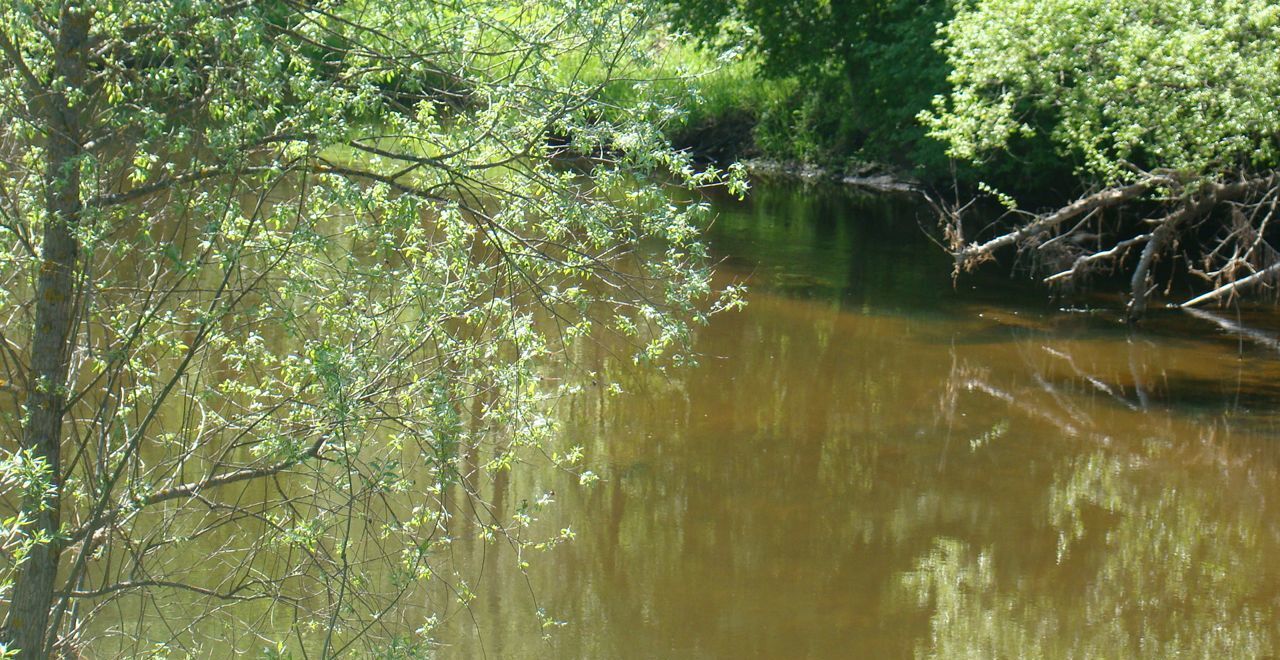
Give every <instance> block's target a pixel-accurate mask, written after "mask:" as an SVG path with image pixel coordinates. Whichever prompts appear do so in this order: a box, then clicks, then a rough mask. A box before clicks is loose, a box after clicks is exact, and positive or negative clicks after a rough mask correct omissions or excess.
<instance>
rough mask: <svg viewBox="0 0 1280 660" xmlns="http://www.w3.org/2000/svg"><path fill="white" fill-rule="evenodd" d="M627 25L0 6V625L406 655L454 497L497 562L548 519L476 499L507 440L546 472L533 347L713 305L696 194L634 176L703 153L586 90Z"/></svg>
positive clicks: (682, 326) (370, 12) (29, 635)
mask: <svg viewBox="0 0 1280 660" xmlns="http://www.w3.org/2000/svg"><path fill="white" fill-rule="evenodd" d="M651 16H652V13H651V11H650V7H648V6H647V5H645V4H644V3H640V2H613V1H611V0H563V1H559V2H553V3H544V4H541V5H537V6H525V5H521V4H518V3H510V2H506V1H501V0H475V1H471V0H468V1H467V2H458V3H443V4H441V3H390V2H382V1H380V0H323V1H320V2H309V1H306V2H304V1H300V0H271V1H269V2H231V1H228V0H181V1H178V0H173V1H170V0H163V1H154V0H147V1H142V0H138V1H133V0H116V1H112V2H89V1H80V0H59V1H56V2H49V3H35V4H32V3H27V2H6V3H3V4H0V25H3V26H4V27H3V28H0V54H2V55H3V61H4V67H5V70H6V73H8V74H10V75H7V76H5V77H4V79H3V81H0V87H3V93H2V94H0V98H2V99H3V100H2V101H0V117H2V119H3V121H2V122H0V125H3V126H4V128H3V129H2V133H0V136H2V139H3V148H2V153H3V155H4V161H3V169H2V170H0V184H2V185H3V190H2V191H0V192H2V193H3V194H2V195H0V221H2V227H0V237H2V238H3V243H2V245H0V279H2V280H3V282H4V284H3V287H0V293H2V295H0V314H2V315H3V323H2V325H0V327H3V336H2V337H0V341H2V342H3V353H4V360H3V368H4V369H5V373H4V374H3V376H4V378H5V380H6V383H13V384H14V387H13V388H12V390H11V392H10V393H12V396H11V397H8V400H7V401H6V402H5V403H4V408H3V409H2V410H0V412H2V413H3V424H4V426H5V433H6V434H7V435H8V436H10V437H13V438H19V439H20V445H21V447H20V449H19V450H18V451H16V452H8V453H6V455H5V457H4V460H3V462H2V463H0V469H2V470H3V472H2V474H0V479H2V480H3V483H5V484H6V490H7V492H8V493H9V495H8V496H6V502H5V506H6V507H7V510H6V513H5V514H4V516H3V517H4V519H5V521H6V522H5V529H4V535H3V538H4V541H3V547H4V548H5V551H6V554H5V563H4V564H3V565H2V566H0V579H2V580H3V583H4V589H3V591H0V593H2V594H3V598H4V600H5V602H6V604H7V605H9V608H10V616H9V619H8V621H7V622H6V625H5V630H4V634H3V635H2V636H0V639H2V640H3V641H4V642H5V643H6V644H7V646H8V647H9V648H10V649H12V648H13V647H15V646H16V647H19V648H21V651H22V653H23V654H25V656H26V657H36V656H41V655H42V654H44V653H48V652H53V651H56V652H58V653H63V652H66V653H75V652H77V649H81V648H86V649H87V648H92V649H101V650H102V651H101V652H103V653H109V652H112V651H111V650H112V649H114V650H115V652H118V653H120V654H134V655H136V654H143V653H150V652H152V650H153V649H155V648H159V647H163V648H175V647H181V648H185V649H187V652H188V653H191V654H196V655H199V654H204V653H209V652H211V651H212V650H213V649H215V648H216V649H218V650H220V651H228V650H239V651H245V650H248V649H249V648H261V646H262V641H263V640H262V639H261V638H260V637H257V635H259V634H264V635H266V634H270V635H273V636H275V639H274V640H273V641H272V643H271V644H268V645H267V646H271V647H277V649H278V650H277V651H275V652H276V653H277V654H278V655H281V656H286V655H288V654H289V653H294V654H295V655H296V654H299V653H300V654H302V655H305V656H308V657H314V656H317V655H319V656H325V657H328V656H333V655H339V654H342V653H344V652H361V653H366V654H373V653H374V652H375V651H379V652H382V651H387V649H409V650H406V651H404V653H403V654H404V655H407V654H411V653H417V652H419V651H421V650H423V649H427V648H429V646H428V645H429V641H430V629H431V626H432V625H433V624H432V622H433V621H434V619H433V618H432V617H431V612H430V608H431V602H430V599H428V598H426V597H425V596H424V594H425V589H426V587H427V585H428V584H434V583H436V582H437V581H440V580H445V581H448V580H449V579H450V577H449V576H450V575H451V572H450V571H449V568H448V566H449V564H448V553H447V552H446V551H447V549H448V548H449V546H450V544H451V543H452V542H453V541H454V539H455V534H456V533H457V532H456V531H455V530H456V527H457V524H458V523H457V522H455V519H457V518H459V517H461V518H469V519H473V520H474V522H475V523H476V525H477V526H478V529H479V533H480V534H481V535H482V536H483V537H484V538H486V539H488V540H489V541H490V542H498V541H502V542H506V543H510V544H512V545H514V546H515V547H517V548H520V549H524V550H529V551H532V550H534V549H537V548H547V547H551V546H554V545H555V544H557V543H560V542H563V541H565V540H567V539H568V538H571V534H568V535H566V534H565V533H563V532H562V531H560V530H539V528H538V525H537V515H536V514H537V511H538V510H539V509H540V508H541V507H542V506H545V505H547V504H549V503H550V501H551V498H549V497H545V496H543V494H541V493H530V494H529V495H530V499H532V500H534V501H536V502H538V504H536V505H534V506H532V507H528V508H524V507H522V508H521V510H519V511H513V510H509V509H506V508H504V507H500V506H496V505H495V506H490V504H489V503H487V502H485V501H483V499H482V498H481V497H480V496H479V495H478V492H479V491H478V488H479V486H478V484H479V483H481V482H482V481H483V480H485V479H487V478H489V477H491V476H493V475H495V474H500V473H502V472H504V471H506V470H510V469H512V468H513V466H516V465H518V464H519V463H520V462H521V461H526V460H531V459H535V458H537V457H539V456H547V457H554V461H553V463H554V464H555V465H557V466H558V467H561V468H564V469H569V470H577V469H579V468H577V467H575V466H574V463H575V461H576V460H577V458H578V457H580V455H581V452H580V451H574V450H573V448H571V447H561V446H559V444H560V441H559V440H558V437H557V434H556V433H555V427H554V424H553V422H552V421H551V419H550V417H549V415H548V414H547V407H548V405H549V402H550V400H552V399H553V398H554V397H555V396H556V394H557V391H558V389H557V385H556V382H554V381H549V380H548V379H545V378H544V376H545V375H546V373H545V367H546V364H547V362H548V360H549V359H550V358H551V357H552V356H554V355H556V354H557V353H559V352H560V351H562V350H564V349H565V348H566V347H569V346H572V344H573V343H574V342H579V341H588V340H589V336H590V334H591V333H592V332H594V331H597V329H598V330H605V331H610V332H614V333H618V334H620V335H622V336H624V337H625V338H627V339H628V341H629V342H630V343H631V345H632V346H634V347H635V349H636V355H635V359H636V360H637V361H641V362H646V363H650V364H653V365H655V366H660V365H662V364H665V363H669V362H672V361H677V362H678V361H681V360H684V359H686V354H685V352H684V347H685V346H686V344H687V339H688V337H689V333H690V331H691V328H692V327H693V326H694V325H695V324H696V323H698V322H701V321H703V320H705V318H706V314H708V313H709V310H710V311H714V310H715V309H718V308H719V307H720V306H723V305H724V304H731V303H733V302H734V301H733V299H732V292H729V294H728V297H725V298H721V299H720V301H719V302H718V303H716V304H712V305H710V306H708V304H707V301H708V300H709V299H711V298H713V297H714V295H713V292H712V290H711V288H710V284H709V278H708V270H707V265H706V263H705V259H704V252H703V248H702V246H701V245H700V243H699V242H698V231H699V230H698V228H699V222H700V217H701V213H702V210H703V207H702V206H701V205H700V204H698V203H690V204H676V203H673V202H671V201H669V199H668V197H667V196H666V194H665V192H664V191H663V189H662V188H661V187H659V186H657V185H654V184H649V183H645V182H644V181H645V179H644V177H646V176H648V175H651V174H654V173H657V172H662V173H664V174H670V175H671V176H672V177H673V178H674V180H675V183H678V184H681V185H686V186H691V187H692V186H699V185H704V184H711V183H715V182H717V181H719V180H720V178H719V177H720V173H718V172H716V171H714V170H711V171H704V172H697V171H695V170H694V169H693V168H692V167H691V166H690V164H689V162H688V159H687V158H686V157H685V156H682V155H680V154H677V153H674V152H672V151H670V150H668V149H666V148H665V147H664V145H663V138H662V134H663V127H662V125H661V118H660V117H655V116H654V115H653V113H652V112H650V111H649V109H648V108H644V107H630V108H618V107H607V108H606V107H605V106H604V104H603V103H602V102H601V101H600V95H599V90H600V88H601V87H602V86H604V85H608V84H610V81H611V80H612V79H613V78H614V77H616V76H618V75H621V73H620V70H619V68H618V67H617V66H616V63H618V62H626V61H628V60H629V59H631V58H632V57H635V56H637V55H638V48H639V47H640V45H641V44H640V42H638V41H637V40H636V38H635V36H636V35H637V34H643V33H644V32H645V31H646V30H647V29H648V28H649V27H651V26H652V24H653V23H652V18H651ZM587 62H606V63H615V64H611V65H608V66H606V70H605V71H604V72H603V73H602V74H600V75H598V76H596V77H595V78H594V79H591V80H588V79H585V78H584V77H583V76H581V75H579V74H580V72H581V71H582V69H583V67H584V66H585V65H586V63H587ZM549 137H554V138H555V139H549ZM581 155H593V156H594V157H593V158H591V159H578V160H577V161H574V160H572V159H571V157H576V156H581ZM735 185H736V184H735ZM63 319H66V320H65V321H63ZM41 411H45V412H48V411H52V414H43V413H41ZM584 480H585V481H590V478H589V475H587V474H584ZM15 490H22V491H25V493H26V496H25V497H19V496H18V495H19V494H18V493H17V492H15ZM18 500H21V502H19V501H18ZM543 536H546V537H547V538H542V537H543ZM31 544H34V545H35V547H36V548H37V549H38V552H36V553H32V552H28V548H27V546H29V545H31ZM15 549H17V550H18V551H15ZM55 577H56V584H55ZM450 584H451V587H452V588H454V591H455V596H456V598H457V599H458V600H459V602H461V603H464V605H465V603H466V602H469V600H470V597H469V596H468V594H469V590H468V589H467V588H466V585H465V583H464V582H463V581H462V580H461V579H457V580H454V581H453V582H452V583H450ZM423 602H427V605H425V606H424V605H421V604H420V603H423ZM408 603H415V604H414V605H413V606H409V605H408ZM19 605H22V606H23V607H25V608H27V609H26V610H25V611H27V612H30V613H33V614H32V615H31V616H27V617H26V618H23V617H20V616H18V615H17V614H15V612H16V611H17V607H18V606H19ZM122 613H129V614H128V616H129V617H130V618H132V619H133V621H134V622H135V623H136V624H137V627H136V628H135V627H131V626H122V625H119V624H118V622H116V623H113V621H112V619H113V618H114V617H119V616H121V615H122ZM151 621H156V622H160V621H163V622H164V625H160V624H159V623H157V624H156V625H150V622H151ZM414 631H416V632H414ZM295 642H296V644H295ZM286 646H287V647H288V649H286V648H285V647H286ZM289 649H291V650H289ZM413 649H418V651H413ZM387 652H389V651H387ZM395 653H396V654H401V652H400V651H396V652H395Z"/></svg>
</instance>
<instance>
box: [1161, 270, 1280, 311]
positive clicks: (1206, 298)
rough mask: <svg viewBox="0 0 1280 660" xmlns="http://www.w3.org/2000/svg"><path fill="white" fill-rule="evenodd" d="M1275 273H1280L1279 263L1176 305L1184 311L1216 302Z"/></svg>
mask: <svg viewBox="0 0 1280 660" xmlns="http://www.w3.org/2000/svg"><path fill="white" fill-rule="evenodd" d="M1276 273H1280V262H1276V263H1274V264H1271V265H1270V266H1267V267H1266V268H1263V269H1262V270H1260V271H1258V272H1256V273H1254V274H1252V275H1250V276H1248V277H1243V278H1240V279H1238V280H1235V281H1232V282H1228V283H1226V284H1224V285H1222V286H1220V287H1218V288H1216V289H1214V290H1213V291H1210V292H1208V293H1204V294H1201V295H1198V296H1196V297H1195V298H1192V299H1191V300H1188V301H1186V302H1184V303H1182V304H1181V305H1178V307H1181V308H1183V309H1185V308H1188V307H1195V306H1196V305H1201V304H1204V303H1207V302H1210V301H1214V300H1217V299H1219V298H1222V297H1223V296H1228V295H1231V294H1233V293H1235V292H1236V291H1239V290H1241V289H1245V288H1248V287H1250V286H1252V285H1254V284H1257V283H1259V282H1261V281H1263V280H1265V279H1266V278H1267V277H1269V276H1271V275H1274V274H1276Z"/></svg>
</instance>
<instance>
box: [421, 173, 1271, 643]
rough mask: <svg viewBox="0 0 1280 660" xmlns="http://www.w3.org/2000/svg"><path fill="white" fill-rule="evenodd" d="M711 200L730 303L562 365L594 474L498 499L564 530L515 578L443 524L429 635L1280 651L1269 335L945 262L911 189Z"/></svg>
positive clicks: (508, 565) (780, 191)
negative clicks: (907, 195) (664, 362)
mask: <svg viewBox="0 0 1280 660" xmlns="http://www.w3.org/2000/svg"><path fill="white" fill-rule="evenodd" d="M717 205H718V211H719V219H718V220H717V222H716V224H715V226H714V227H713V229H712V232H711V235H710V241H711V243H712V245H713V247H714V250H715V253H716V254H717V255H718V256H719V257H720V258H722V259H723V261H722V263H721V266H720V268H719V273H720V275H719V277H721V278H722V280H723V281H724V282H728V281H742V282H745V283H747V284H748V285H749V286H750V291H751V293H750V296H749V300H750V305H749V306H748V307H747V308H746V309H745V310H744V311H741V312H737V313H731V314H723V315H720V316H717V317H715V319H714V320H713V322H712V323H711V324H710V326H709V327H706V328H704V329H702V330H701V331H700V334H699V335H698V338H697V342H698V349H699V351H700V352H701V353H702V355H703V357H702V360H701V363H700V364H699V365H698V366H697V367H692V368H685V369H676V370H672V371H669V372H668V373H667V374H654V373H652V372H648V371H643V370H639V369H636V368H634V367H632V366H630V365H629V364H628V363H627V362H625V361H618V360H614V359H612V358H609V357H608V356H607V355H605V354H603V352H601V351H594V352H593V351H591V350H585V349H584V350H585V352H584V353H583V354H582V355H579V356H577V358H578V360H579V362H580V366H583V367H585V368H587V369H589V370H593V371H596V372H598V373H599V374H600V377H599V379H598V381H597V382H596V383H595V384H594V385H589V386H588V387H587V389H586V390H585V391H584V393H583V394H582V395H580V396H577V397H574V398H572V399H571V400H568V401H565V402H564V403H563V405H562V408H561V411H560V412H561V417H562V420H563V423H564V425H565V432H566V434H567V435H568V438H567V441H568V442H569V443H575V442H576V443H579V444H581V445H583V446H584V447H585V448H586V455H587V460H588V462H589V463H590V464H591V465H592V467H593V468H594V469H595V470H596V471H597V472H598V473H599V474H600V476H601V478H602V480H601V481H600V482H599V483H597V484H595V485H594V486H592V487H589V488H582V487H578V486H577V485H576V484H575V483H574V482H573V481H572V479H571V478H570V477H568V476H546V475H544V476H541V477H531V476H528V475H525V476H523V477H513V478H515V479H517V482H516V483H507V482H505V481H500V482H499V483H498V484H496V485H495V486H494V487H493V488H494V490H493V492H492V497H493V499H494V500H495V501H497V502H498V503H499V504H500V505H501V504H503V503H504V502H506V503H507V504H510V502H508V501H507V500H509V499H511V498H519V497H524V496H525V494H527V493H535V492H547V491H551V492H554V493H555V496H554V498H555V499H556V506H554V507H552V508H550V509H547V510H545V511H543V512H542V513H541V514H540V515H541V520H540V521H539V523H538V525H540V526H543V527H545V528H546V529H556V528H559V527H564V526H570V527H571V528H572V529H573V531H574V532H575V533H576V539H575V540H574V541H573V542H571V543H568V544H565V545H562V546H559V547H557V548H555V549H554V550H551V551H548V552H546V553H542V554H537V555H536V556H532V557H527V558H526V560H527V561H528V562H529V568H528V570H527V572H521V571H519V570H516V568H515V567H514V566H513V564H512V562H511V560H510V558H509V557H504V556H503V555H504V553H503V552H502V550H501V548H494V547H492V546H486V545H485V544H483V543H481V542H479V541H476V540H471V539H469V538H468V537H467V535H466V534H461V533H460V534H458V535H457V536H458V538H459V542H458V547H457V548H456V549H455V552H457V553H458V554H459V555H460V556H470V557H473V558H475V559H473V560H472V564H473V565H474V566H475V567H476V568H475V570H473V571H472V572H471V574H470V575H468V576H466V579H467V580H468V581H469V582H468V584H469V586H470V587H471V588H472V589H473V590H474V591H475V592H476V594H477V596H478V598H477V599H476V600H474V601H472V603H471V606H470V607H469V608H462V607H460V606H458V605H457V604H456V602H455V603H453V604H452V605H449V604H448V601H447V600H444V601H442V602H445V603H446V605H444V607H445V608H446V611H444V612H443V613H442V614H441V617H442V621H443V623H442V626H441V630H442V632H443V639H444V641H445V642H446V645H445V646H443V647H442V648H441V655H443V656H444V657H482V656H483V657H490V658H520V657H565V658H568V657H583V658H586V657H592V658H676V657H678V658H756V657H759V658H805V657H810V658H836V657H880V658H888V657H911V656H913V655H915V656H938V657H958V656H976V657H1035V656H1047V657H1063V656H1087V657H1169V656H1172V655H1175V654H1185V655H1188V656H1191V657H1257V656H1259V655H1267V654H1273V653H1276V652H1277V638H1278V637H1280V625H1278V624H1277V620H1280V616H1277V615H1278V614H1280V562H1277V561H1275V559H1274V558H1275V557H1276V556H1277V551H1280V516H1277V513H1278V511H1277V499H1278V498H1280V479H1278V478H1280V451H1277V449H1276V447H1277V441H1278V439H1280V438H1278V433H1280V423H1278V421H1280V420H1278V418H1277V414H1276V411H1277V410H1280V408H1278V407H1277V402H1278V401H1280V360H1277V357H1280V355H1278V354H1276V353H1275V352H1273V351H1271V350H1270V349H1267V348H1264V347H1261V346H1257V345H1255V344H1252V343H1247V342H1243V341H1241V340H1240V339H1239V338H1238V337H1234V336H1230V335H1227V334H1224V333H1223V332H1221V331H1220V330H1219V329H1218V328H1217V327H1216V326H1214V325H1212V324H1209V323H1206V322H1204V321H1202V320H1198V319H1195V318H1191V317H1189V316H1186V315H1183V314H1180V313H1161V314H1157V315H1155V316H1154V317H1153V318H1152V319H1150V321H1149V322H1148V323H1147V324H1146V325H1145V326H1144V327H1143V328H1141V329H1138V330H1131V329H1130V328H1127V327H1126V326H1124V325H1123V324H1121V323H1120V322H1119V320H1118V319H1119V315H1118V314H1115V313H1111V312H1108V311H1106V309H1105V304H1106V300H1105V299H1103V300H1102V303H1103V307H1102V309H1098V308H1096V307H1095V308H1089V307H1087V306H1085V305H1084V304H1083V303H1082V302H1081V301H1073V300H1059V301H1052V300H1049V299H1048V297H1047V296H1046V295H1045V291H1044V290H1042V289H1039V288H1036V287H1035V286H1032V285H1029V284H1028V283H1026V282H1025V281H1024V280H1022V279H1014V278H1009V277H1008V276H1005V275H1000V274H986V275H977V276H969V277H965V278H962V279H961V280H960V281H959V283H958V284H953V281H952V279H951V274H950V262H949V260H948V259H947V258H946V256H945V255H943V254H942V253H941V252H940V250H939V249H938V248H937V247H936V246H935V245H933V244H931V243H930V242H929V241H928V240H927V238H926V236H925V234H924V232H922V231H921V229H920V228H919V226H918V222H920V218H919V216H920V212H921V210H920V209H919V208H918V207H917V206H916V205H914V204H913V203H912V202H911V201H910V200H903V199H892V198H876V197H865V196H858V195H855V194H853V193H851V192H849V191H842V190H831V189H816V190H814V189H810V190H792V189H788V188H787V187H782V186H774V187H763V188H759V189H757V190H756V191H755V192H754V193H753V194H752V196H751V198H750V199H749V200H748V201H746V202H732V201H719V202H717ZM924 221H925V222H927V219H926V220H924ZM1094 304H1095V305H1096V304H1097V301H1094ZM1230 314H1231V319H1232V320H1240V321H1244V322H1246V323H1251V324H1254V325H1256V326H1259V327H1262V328H1263V329H1264V330H1265V329H1266V326H1267V325H1268V323H1269V321H1268V319H1269V318H1270V317H1269V316H1268V315H1266V314H1265V313H1256V312H1255V313H1248V312H1239V313H1238V314H1237V312H1234V311H1233V312H1231V313H1230ZM606 382H615V383H617V384H618V385H619V386H620V387H621V389H622V390H624V393H623V394H621V395H618V394H613V393H610V392H608V391H607V390H606V388H605V386H604V383H606ZM528 480H532V482H529V483H527V481H528ZM481 557H483V559H479V558H481ZM538 609H541V610H543V611H544V612H545V614H546V615H547V617H549V618H550V619H552V620H555V621H560V622H563V625H557V624H554V623H553V624H549V625H542V624H540V622H539V619H538V618H537V617H536V616H534V615H533V614H532V612H534V611H535V610H538Z"/></svg>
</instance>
